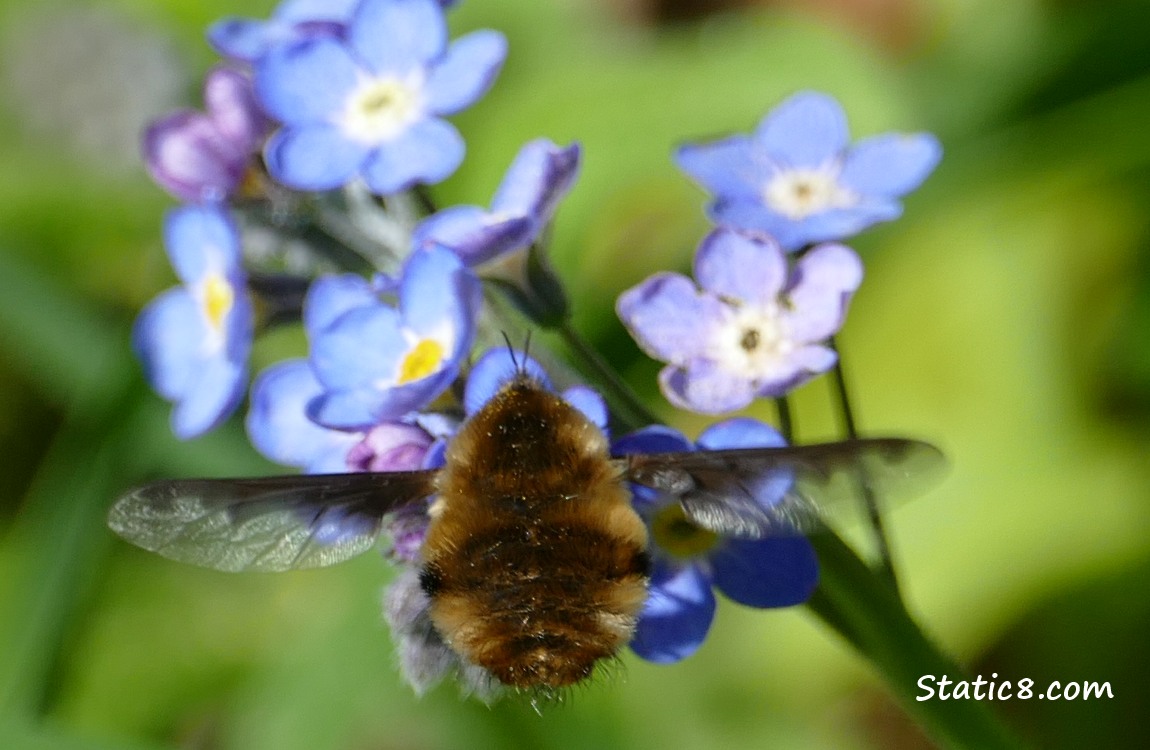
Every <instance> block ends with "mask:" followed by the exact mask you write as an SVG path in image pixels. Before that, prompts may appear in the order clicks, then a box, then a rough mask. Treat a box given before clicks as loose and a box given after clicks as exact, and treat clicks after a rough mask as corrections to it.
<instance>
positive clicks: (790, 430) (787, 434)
mask: <svg viewBox="0 0 1150 750" xmlns="http://www.w3.org/2000/svg"><path fill="white" fill-rule="evenodd" d="M775 411H776V412H778V415H779V432H780V433H781V434H782V436H783V439H784V440H786V441H787V444H788V445H794V442H795V418H794V415H793V414H791V402H790V399H788V398H787V397H786V396H779V397H778V398H776V399H775Z"/></svg>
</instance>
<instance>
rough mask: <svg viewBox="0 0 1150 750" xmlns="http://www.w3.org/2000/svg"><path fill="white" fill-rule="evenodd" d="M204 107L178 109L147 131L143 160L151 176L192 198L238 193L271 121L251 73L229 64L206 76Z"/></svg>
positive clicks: (176, 193)
mask: <svg viewBox="0 0 1150 750" xmlns="http://www.w3.org/2000/svg"><path fill="white" fill-rule="evenodd" d="M204 108H205V109H206V112H197V111H195V110H181V111H178V112H173V113H171V114H169V115H166V116H164V117H162V118H160V119H158V120H156V121H155V122H153V123H152V124H151V125H150V126H149V127H148V129H147V130H146V131H145V132H144V142H143V151H144V164H145V165H146V166H147V167H148V171H149V172H150V173H151V175H152V178H153V179H154V180H155V181H156V182H157V183H158V184H159V185H160V187H162V188H164V189H165V190H167V191H168V192H169V193H171V194H172V195H174V196H176V197H177V198H179V199H181V200H184V201H188V202H191V203H202V202H208V201H223V200H225V199H227V198H228V197H230V196H231V195H233V194H235V193H236V192H237V191H238V190H239V188H240V187H241V185H242V184H243V181H244V177H245V175H246V174H247V172H248V169H249V167H250V166H251V164H252V161H253V158H254V157H255V154H256V153H257V152H258V151H259V149H260V147H261V146H262V145H263V141H264V137H265V136H266V135H267V132H268V126H269V124H270V123H269V122H268V120H267V118H266V117H265V116H264V114H263V113H262V112H261V111H260V109H259V107H258V105H257V104H256V101H255V95H254V93H253V92H252V82H251V79H250V78H248V77H247V76H246V75H244V74H243V73H240V72H239V71H237V70H233V69H231V68H227V67H224V66H219V67H216V68H213V69H212V70H211V71H209V72H208V74H207V76H206V77H205V78H204Z"/></svg>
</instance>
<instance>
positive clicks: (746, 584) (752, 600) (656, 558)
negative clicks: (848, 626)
mask: <svg viewBox="0 0 1150 750" xmlns="http://www.w3.org/2000/svg"><path fill="white" fill-rule="evenodd" d="M782 445H785V442H784V441H783V439H782V437H781V436H780V435H779V434H778V433H777V432H775V430H774V429H773V428H771V427H769V426H767V425H765V424H763V423H761V422H757V421H755V420H753V419H731V420H727V421H725V422H720V423H718V424H715V425H712V426H711V427H710V428H708V429H707V430H706V431H704V432H703V434H702V435H700V436H699V440H698V442H697V447H698V448H699V449H701V450H722V449H726V448H769V447H779V446H782ZM695 447H696V446H693V445H692V444H691V442H690V441H689V440H687V439H686V438H685V437H683V436H682V435H681V434H679V433H678V432H676V431H674V430H672V429H670V428H668V427H651V428H647V429H644V430H640V431H639V432H636V433H633V434H631V435H628V436H626V437H624V438H622V439H620V440H619V441H617V442H616V443H615V445H614V452H615V453H616V454H627V453H660V452H667V451H689V450H694V449H695ZM766 486H767V487H768V488H771V489H769V490H768V492H767V493H766V494H767V496H764V497H762V498H760V501H761V502H762V503H763V504H764V505H770V504H771V503H773V502H776V501H777V500H779V499H781V498H782V496H783V494H784V493H785V492H786V490H787V488H788V487H789V483H787V482H784V483H782V484H780V483H777V482H770V483H768V484H767V485H766ZM633 502H634V505H635V509H636V510H637V511H638V512H639V515H640V516H642V517H643V519H644V521H645V522H646V523H647V527H648V530H649V531H650V536H651V547H650V549H651V565H652V570H651V582H650V584H649V587H648V591H649V593H648V596H647V601H646V603H645V604H644V606H643V611H642V613H641V614H640V615H639V623H638V625H637V627H636V629H635V636H634V638H633V639H632V641H631V648H632V650H634V651H635V653H637V654H638V655H639V656H640V657H642V658H643V659H646V660H647V661H652V662H657V663H661V664H666V663H671V662H675V661H679V660H680V659H684V658H686V657H687V656H690V655H691V654H693V653H694V652H695V651H696V650H697V649H698V648H699V646H700V645H702V643H703V640H704V639H705V638H706V635H707V631H708V630H709V629H710V627H711V621H712V620H713V619H714V616H715V595H714V592H713V591H712V587H713V588H716V589H718V590H719V591H721V592H722V593H723V594H725V595H726V596H727V597H728V598H729V599H732V600H734V601H736V602H738V603H740V604H745V605H747V606H749V607H758V608H767V607H789V606H791V605H794V604H801V603H802V602H805V601H806V600H807V599H808V598H809V597H810V595H811V593H812V592H813V591H814V589H815V586H816V585H817V583H818V577H819V573H818V560H817V558H816V557H815V553H814V549H813V548H812V547H811V544H810V542H808V541H807V540H806V538H804V537H803V536H800V535H799V534H798V533H797V532H796V534H795V535H793V536H774V537H767V538H765V539H731V538H725V537H722V536H719V535H717V534H715V533H714V532H711V531H707V530H705V529H702V528H699V527H698V526H695V525H694V524H692V523H691V522H690V521H689V520H688V519H687V517H686V516H685V515H684V514H683V510H682V508H681V507H680V505H679V503H678V501H677V500H676V498H674V497H672V496H669V495H663V494H660V493H656V492H653V491H651V490H648V489H647V488H644V487H639V486H635V487H634V500H633Z"/></svg>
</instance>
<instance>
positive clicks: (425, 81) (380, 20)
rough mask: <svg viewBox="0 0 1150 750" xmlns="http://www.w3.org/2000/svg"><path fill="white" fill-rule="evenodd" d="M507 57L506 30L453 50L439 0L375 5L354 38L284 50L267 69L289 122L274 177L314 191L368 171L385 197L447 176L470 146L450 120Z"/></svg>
mask: <svg viewBox="0 0 1150 750" xmlns="http://www.w3.org/2000/svg"><path fill="white" fill-rule="evenodd" d="M506 52H507V42H506V40H505V39H504V37H503V35H502V34H500V33H498V32H495V31H476V32H472V33H470V34H467V35H466V36H463V37H461V38H459V39H457V40H456V41H455V42H454V43H452V44H451V45H450V46H448V43H447V23H446V20H445V19H444V14H443V9H442V8H441V7H440V5H439V3H437V2H436V1H435V0H363V2H361V3H360V4H359V5H358V6H357V7H356V9H355V12H354V13H353V14H352V17H351V20H350V21H349V23H348V25H347V27H346V29H345V31H344V33H343V34H342V35H340V36H320V37H309V38H305V39H302V40H300V41H297V42H293V43H291V44H287V45H282V46H277V47H274V48H273V49H271V50H270V51H269V52H268V53H267V54H266V55H265V56H264V57H262V58H261V59H260V60H259V62H258V63H257V64H256V93H257V95H258V96H259V98H260V100H261V102H262V103H263V105H264V108H265V109H266V110H267V111H268V112H269V113H270V114H271V115H272V116H273V117H275V118H276V119H277V120H279V121H280V122H282V123H283V127H282V128H281V129H280V130H279V131H277V132H276V133H275V135H273V136H272V138H271V139H270V140H269V141H268V144H267V146H266V148H265V149H264V159H265V161H266V163H267V166H268V170H269V172H270V173H271V174H272V176H273V177H275V178H276V179H277V180H279V181H280V182H282V183H284V184H285V185H288V186H289V187H293V188H298V189H302V190H328V189H332V188H336V187H339V186H341V185H343V184H345V183H347V182H348V181H350V180H351V179H352V178H354V177H356V176H361V177H362V178H363V180H364V181H365V182H366V184H367V186H368V187H369V188H370V189H371V191H372V192H374V193H378V194H387V193H395V192H398V191H400V190H404V189H406V188H408V187H410V186H412V185H414V184H416V183H427V184H430V183H435V182H439V181H441V180H443V179H444V178H446V177H447V176H448V175H450V174H451V173H452V172H454V171H455V169H456V168H457V167H458V166H459V164H460V162H461V161H462V160H463V153H464V143H463V138H462V137H461V136H460V135H459V132H458V131H457V130H456V129H455V127H454V126H452V125H451V124H449V123H448V122H447V121H445V120H443V119H441V115H449V114H453V113H455V112H458V111H459V110H462V109H464V108H466V107H468V106H470V105H471V104H472V103H474V102H475V101H476V100H477V99H478V98H479V97H480V96H481V95H482V94H483V93H484V92H485V91H486V90H487V88H488V87H489V86H490V85H491V83H492V81H493V80H494V79H495V76H496V74H497V73H498V71H499V68H500V67H501V65H502V63H503V58H504V57H505V56H506Z"/></svg>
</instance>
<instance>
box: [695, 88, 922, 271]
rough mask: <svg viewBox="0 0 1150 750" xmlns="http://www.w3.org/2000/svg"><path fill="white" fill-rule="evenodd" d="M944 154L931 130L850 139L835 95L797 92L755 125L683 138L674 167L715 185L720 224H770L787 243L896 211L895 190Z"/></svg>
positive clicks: (916, 179)
mask: <svg viewBox="0 0 1150 750" xmlns="http://www.w3.org/2000/svg"><path fill="white" fill-rule="evenodd" d="M941 157H942V147H941V146H940V145H939V143H938V140H937V139H935V137H934V136H932V135H930V134H929V133H917V134H912V135H902V134H895V133H888V134H884V135H879V136H875V137H872V138H866V139H864V140H861V141H859V142H858V143H856V144H854V145H853V146H852V145H850V141H849V134H848V132H847V122H846V115H845V114H844V113H843V110H842V107H841V106H839V103H838V102H837V101H835V100H834V99H833V98H832V97H830V96H827V95H825V94H819V93H815V92H811V91H807V92H802V93H799V94H795V95H794V96H792V97H791V98H789V99H787V100H786V101H784V102H783V103H782V104H780V105H779V106H778V107H776V108H775V109H774V110H772V111H771V112H770V113H769V114H768V115H767V116H766V117H765V118H763V120H762V122H760V123H759V126H758V127H757V128H756V129H755V132H754V133H753V134H751V135H749V136H748V135H736V136H733V137H731V138H727V139H724V140H721V141H716V142H714V143H708V144H703V145H692V146H683V147H682V148H680V149H679V150H678V152H677V153H676V155H675V159H676V161H677V162H678V164H679V167H681V168H682V169H683V171H685V172H686V173H687V174H689V175H690V176H691V177H693V178H694V179H695V181H697V182H698V183H699V184H700V185H702V186H703V187H704V188H706V189H707V190H708V191H709V192H710V193H712V197H713V200H712V202H711V204H710V205H709V206H708V207H707V212H708V214H709V215H710V217H711V219H712V220H713V221H714V222H715V223H716V224H718V225H720V226H725V227H732V228H735V229H747V230H754V231H760V232H767V233H768V234H771V235H773V236H774V237H775V238H776V239H777V240H778V241H779V244H780V245H782V247H783V248H784V249H786V250H795V249H798V248H800V247H802V246H803V245H807V244H810V243H814V242H825V241H827V240H838V239H844V238H846V237H850V236H852V235H855V234H857V233H858V232H861V231H862V230H863V229H866V228H867V227H869V226H871V225H872V224H876V223H878V222H880V221H890V220H891V219H894V218H897V217H898V216H899V215H900V214H901V213H902V205H901V204H900V203H899V201H898V199H899V198H900V197H901V196H903V195H905V194H907V193H909V192H910V191H911V190H914V189H915V188H916V187H918V186H919V185H920V184H921V183H922V181H923V180H925V179H926V177H927V175H929V174H930V173H931V171H932V170H933V169H934V167H935V165H937V164H938V161H939V159H940V158H941Z"/></svg>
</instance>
